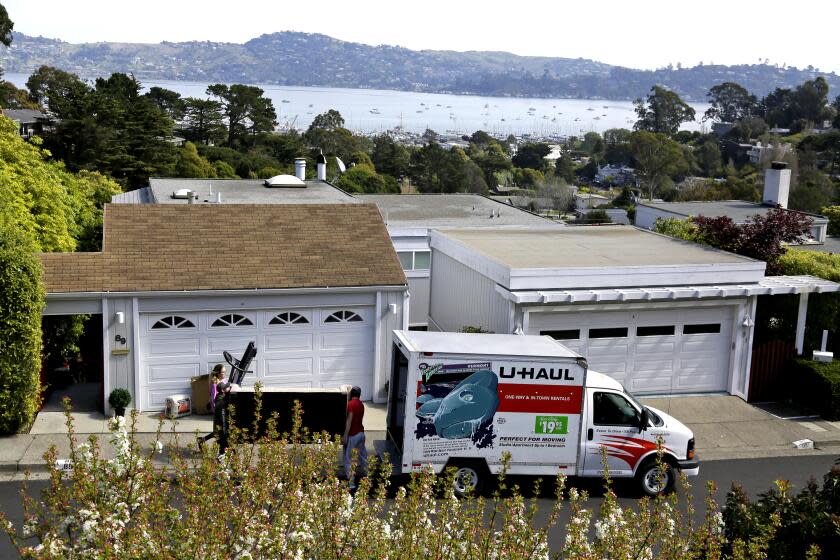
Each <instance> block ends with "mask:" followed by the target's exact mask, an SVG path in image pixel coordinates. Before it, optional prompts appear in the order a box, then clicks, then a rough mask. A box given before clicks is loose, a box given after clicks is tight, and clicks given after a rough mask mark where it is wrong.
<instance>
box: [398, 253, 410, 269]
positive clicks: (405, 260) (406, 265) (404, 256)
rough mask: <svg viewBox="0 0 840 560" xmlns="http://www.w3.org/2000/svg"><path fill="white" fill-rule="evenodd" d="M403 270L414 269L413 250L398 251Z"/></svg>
mask: <svg viewBox="0 0 840 560" xmlns="http://www.w3.org/2000/svg"><path fill="white" fill-rule="evenodd" d="M397 256H398V257H399V258H400V264H401V265H402V267H403V270H414V253H412V252H411V251H400V252H399V253H397Z"/></svg>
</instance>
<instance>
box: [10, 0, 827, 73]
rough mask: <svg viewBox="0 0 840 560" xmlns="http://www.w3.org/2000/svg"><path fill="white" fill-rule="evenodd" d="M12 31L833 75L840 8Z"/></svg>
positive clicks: (210, 17) (216, 19)
mask: <svg viewBox="0 0 840 560" xmlns="http://www.w3.org/2000/svg"><path fill="white" fill-rule="evenodd" d="M0 3H2V4H3V5H4V6H5V7H6V9H7V10H8V12H9V16H10V17H11V19H12V21H14V22H15V30H16V31H20V32H22V33H26V34H28V35H42V36H44V37H51V38H57V39H62V40H65V41H69V42H72V43H80V42H96V41H120V42H146V43H157V42H160V41H191V40H210V41H222V42H235V43H242V42H245V41H247V40H248V39H251V38H253V37H257V36H259V35H261V34H263V33H273V32H277V31H304V32H309V33H323V34H325V35H329V36H331V37H335V38H337V39H342V40H346V41H353V42H359V43H366V44H370V45H379V44H386V45H399V46H402V47H407V48H410V49H441V50H456V51H466V50H488V51H508V52H512V53H516V54H520V55H537V56H552V57H569V58H578V57H583V58H590V59H593V60H598V61H601V62H606V63H608V64H615V65H620V66H627V67H631V68H646V69H649V68H658V67H662V66H667V65H668V64H674V65H676V63H677V62H680V63H682V65H683V66H693V65H695V64H697V63H699V62H703V63H704V64H710V63H715V64H744V63H746V64H754V63H757V62H759V61H762V62H763V61H764V60H765V59H768V60H769V62H770V63H771V64H786V65H788V66H797V67H800V68H804V67H807V66H808V65H812V66H814V67H816V68H819V69H820V70H823V71H835V72H838V73H840V57H838V56H837V55H836V53H837V52H838V47H837V45H836V43H834V35H835V33H834V27H835V25H834V24H835V23H836V22H837V21H840V17H838V16H840V2H835V1H818V0H799V1H798V2H792V1H790V0H787V1H784V2H782V1H779V0H765V1H764V2H760V3H756V2H747V1H745V0H725V1H722V0H702V1H700V2H685V1H682V0H671V1H664V0H583V1H581V0H573V1H569V0H545V1H536V0H519V1H517V2H510V1H509V0H508V1H504V2H500V1H498V0H478V1H477V0H446V1H440V0H422V1H415V2H408V1H406V0H354V1H352V2H351V1H348V0H343V1H340V0H320V1H318V2H311V3H310V2H300V1H295V2H291V1H289V0H274V1H259V0H235V1H234V0H143V1H141V2H136V1H132V2H128V1H126V0H72V1H69V0H0Z"/></svg>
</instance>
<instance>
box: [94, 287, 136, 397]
mask: <svg viewBox="0 0 840 560" xmlns="http://www.w3.org/2000/svg"><path fill="white" fill-rule="evenodd" d="M118 312H122V314H123V320H124V321H125V322H124V323H123V324H119V323H118V322H117V313H118ZM102 320H103V326H104V327H105V328H103V332H104V335H103V336H104V339H105V343H104V344H103V352H105V356H104V359H105V364H106V366H105V367H106V371H105V373H106V376H105V408H106V413H108V412H110V407H109V406H108V395H109V394H110V392H111V391H112V390H114V389H116V388H117V387H121V388H123V389H128V391H129V392H130V393H131V399H132V402H131V405H130V406H131V407H133V406H134V405H135V404H136V403H137V395H136V394H135V386H134V385H135V377H134V376H135V371H134V363H135V354H136V353H137V352H139V350H140V349H139V348H135V346H134V307H133V305H132V300H131V299H130V298H120V299H109V300H107V303H105V304H104V305H103V315H102ZM118 336H119V337H120V341H117V340H116V338H117V337H118ZM122 339H125V343H123V342H122ZM125 350H128V353H124V352H125Z"/></svg>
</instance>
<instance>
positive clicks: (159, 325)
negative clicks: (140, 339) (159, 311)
mask: <svg viewBox="0 0 840 560" xmlns="http://www.w3.org/2000/svg"><path fill="white" fill-rule="evenodd" d="M152 328H153V329H156V330H158V329H194V328H195V325H194V324H193V323H192V321H190V320H189V319H187V318H185V317H179V316H178V315H170V316H169V317H163V318H162V319H159V320H158V321H156V322H155V324H154V325H152Z"/></svg>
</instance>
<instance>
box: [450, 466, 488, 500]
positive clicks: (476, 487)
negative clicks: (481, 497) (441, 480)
mask: <svg viewBox="0 0 840 560" xmlns="http://www.w3.org/2000/svg"><path fill="white" fill-rule="evenodd" d="M449 466H450V467H454V468H455V477H454V478H453V479H452V486H453V490H454V491H455V495H456V496H458V497H459V498H463V497H465V496H470V495H472V496H474V495H476V494H478V493H479V492H481V490H482V489H483V488H484V484H485V483H486V482H487V478H488V476H489V474H490V473H489V471H488V469H487V465H486V464H485V463H483V462H481V461H458V462H453V463H451V464H450V465H449Z"/></svg>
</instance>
